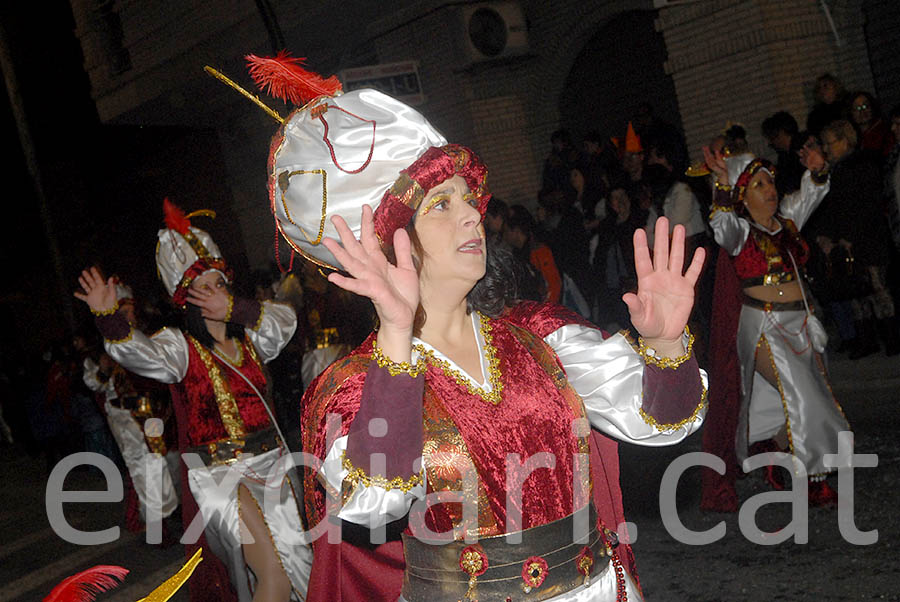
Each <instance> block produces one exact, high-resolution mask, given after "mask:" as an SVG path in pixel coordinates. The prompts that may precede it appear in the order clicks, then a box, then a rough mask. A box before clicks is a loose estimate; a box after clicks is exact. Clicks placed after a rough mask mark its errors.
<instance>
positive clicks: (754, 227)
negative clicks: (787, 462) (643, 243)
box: [701, 149, 850, 512]
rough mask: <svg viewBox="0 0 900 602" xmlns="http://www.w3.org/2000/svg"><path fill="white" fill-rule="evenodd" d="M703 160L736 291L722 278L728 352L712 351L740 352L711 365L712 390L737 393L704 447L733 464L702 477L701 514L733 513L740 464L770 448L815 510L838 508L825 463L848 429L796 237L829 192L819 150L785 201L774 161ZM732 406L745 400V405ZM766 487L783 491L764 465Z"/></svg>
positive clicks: (716, 414)
mask: <svg viewBox="0 0 900 602" xmlns="http://www.w3.org/2000/svg"><path fill="white" fill-rule="evenodd" d="M704 154H705V158H706V164H707V166H708V167H709V169H710V171H711V172H712V173H713V174H714V177H715V196H714V199H713V208H712V215H711V216H710V226H711V227H712V229H713V233H714V235H715V239H716V242H717V243H718V244H719V245H720V246H721V247H722V249H723V250H724V251H726V252H727V253H728V254H729V255H730V256H731V257H732V258H733V260H732V261H733V265H734V270H733V274H736V277H737V279H736V280H735V279H734V277H733V276H732V280H733V281H734V282H733V284H732V285H731V286H729V285H726V284H724V282H723V280H724V279H723V278H722V277H719V282H718V284H717V291H716V297H715V299H716V300H715V302H716V304H717V305H722V307H718V308H715V309H714V313H715V312H716V310H720V311H718V313H717V314H716V315H718V316H720V317H719V318H716V317H715V316H714V325H713V328H714V329H716V328H717V327H718V328H720V330H719V334H718V335H714V337H713V338H714V339H716V340H719V341H720V342H721V346H722V353H721V354H717V353H716V352H715V349H714V350H713V355H714V356H718V355H721V356H731V357H734V353H735V352H736V354H737V358H736V361H734V362H732V363H729V362H728V361H727V359H722V358H718V360H717V361H716V362H714V369H713V372H712V374H713V376H714V379H713V384H714V387H716V388H719V390H721V391H728V390H732V391H734V392H735V394H734V395H733V396H726V397H723V398H722V403H721V404H718V401H717V400H718V399H719V396H718V395H716V397H715V400H714V404H716V405H720V407H714V408H713V409H711V410H710V416H709V420H708V424H707V428H706V429H705V432H704V449H705V450H707V451H710V452H712V453H715V454H716V455H719V456H720V457H722V458H723V459H725V460H726V465H727V467H726V473H725V475H724V477H720V476H718V475H716V474H713V472H712V471H710V470H705V471H704V483H703V498H702V501H701V507H702V508H704V509H706V510H713V511H724V512H733V511H736V510H737V503H738V500H737V494H736V492H735V488H734V478H735V476H736V468H737V464H736V463H739V462H742V461H743V460H744V459H745V458H747V456H748V455H750V454H752V453H754V452H771V451H785V452H788V453H790V454H793V456H794V457H795V458H796V460H798V461H799V463H800V464H801V465H802V467H803V468H804V469H805V473H804V474H805V475H806V476H808V479H809V484H808V493H809V502H810V504H812V505H827V504H831V503H834V502H835V501H836V500H837V495H836V493H835V491H834V490H833V489H832V488H831V487H829V485H828V483H827V482H826V481H825V477H826V476H827V475H828V473H830V472H832V471H834V470H836V469H837V468H838V467H837V466H826V465H825V463H824V456H825V454H836V453H837V451H838V433H839V432H841V431H849V430H850V427H849V425H848V424H847V420H846V418H845V417H844V414H843V411H842V410H841V408H840V406H839V405H838V403H837V401H836V400H835V399H834V396H833V395H832V392H831V387H830V385H829V383H828V377H827V374H826V372H825V365H824V362H823V358H822V356H821V353H822V352H823V350H824V345H823V342H822V340H821V338H820V339H819V341H817V340H816V335H817V333H816V332H815V329H813V328H810V327H808V325H809V324H811V323H813V324H814V325H815V326H820V324H819V323H818V322H817V321H815V322H814V320H815V318H814V317H813V316H812V313H811V311H810V310H809V308H808V307H809V303H808V301H807V299H806V296H805V292H804V288H803V275H802V272H800V271H799V270H801V269H802V267H803V266H804V264H805V263H806V261H807V258H808V256H809V247H808V246H807V244H806V241H805V240H804V239H803V237H802V236H801V235H800V232H799V231H800V229H801V228H802V227H803V225H804V223H806V221H807V219H808V218H809V217H810V215H811V214H812V213H813V211H815V209H816V208H817V207H818V206H819V204H820V203H821V201H822V198H823V197H824V196H825V194H826V193H827V192H828V188H829V186H828V175H827V165H826V163H825V160H824V158H823V157H822V155H821V154H820V153H819V152H818V151H810V152H809V153H807V154H806V156H805V157H804V161H805V165H806V167H807V168H808V171H807V172H806V173H805V174H804V175H803V178H802V180H801V185H800V190H798V191H797V192H795V193H792V194H790V195H788V196H785V197H784V198H783V199H781V200H779V198H778V193H777V191H776V189H775V184H774V181H775V180H774V173H775V168H774V166H773V165H772V164H771V162H769V161H767V160H766V159H761V158H756V157H754V156H753V155H751V154H749V153H741V154H737V155H732V156H729V157H727V158H726V157H724V156H723V155H722V154H721V153H711V152H710V151H709V150H708V149H704ZM720 265H721V262H720ZM722 272H723V274H722V276H727V274H726V273H725V272H726V270H724V269H723V270H722ZM724 289H730V290H731V291H732V292H731V293H730V294H727V292H726V291H725V290H724ZM735 341H736V344H735ZM816 347H819V348H818V349H817V348H816ZM715 365H718V366H721V367H722V368H721V370H718V369H716V368H715ZM730 383H733V385H732V384H730ZM738 391H739V393H738ZM732 399H734V401H735V402H736V400H737V399H740V404H739V408H738V407H737V406H738V404H737V403H733V402H732ZM726 406H728V407H726ZM798 469H799V467H797V466H796V463H795V470H798ZM766 480H767V481H768V482H769V484H770V485H771V486H772V487H774V488H776V489H782V488H783V487H784V483H783V482H782V480H781V478H780V476H779V473H778V472H777V468H776V466H774V465H770V466H768V467H767V470H766Z"/></svg>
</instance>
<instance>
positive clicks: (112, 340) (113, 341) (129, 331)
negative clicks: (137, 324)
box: [106, 328, 134, 344]
mask: <svg viewBox="0 0 900 602" xmlns="http://www.w3.org/2000/svg"><path fill="white" fill-rule="evenodd" d="M133 336H134V328H129V329H128V335H127V336H125V337H124V338H121V339H106V342H107V343H113V344H116V343H127V342H128V341H130V340H131V338H132V337H133Z"/></svg>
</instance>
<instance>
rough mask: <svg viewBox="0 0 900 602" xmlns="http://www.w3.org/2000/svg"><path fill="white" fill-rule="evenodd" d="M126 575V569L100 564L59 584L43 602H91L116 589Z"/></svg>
mask: <svg viewBox="0 0 900 602" xmlns="http://www.w3.org/2000/svg"><path fill="white" fill-rule="evenodd" d="M127 574H128V569H126V568H123V567H120V566H111V565H102V564H101V565H98V566H95V567H92V568H89V569H87V570H86V571H81V572H80V573H77V574H75V575H72V576H71V577H68V578H67V579H64V580H63V581H62V582H60V584H59V585H57V586H56V587H54V588H53V591H51V592H50V595H49V596H47V597H46V598H44V602H93V600H95V599H96V597H97V594H100V593H103V592H106V591H109V590H111V589H113V588H115V587H118V585H119V581H122V580H123V579H125V575H127ZM117 580H118V581H117Z"/></svg>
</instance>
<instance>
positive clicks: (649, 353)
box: [629, 326, 694, 370]
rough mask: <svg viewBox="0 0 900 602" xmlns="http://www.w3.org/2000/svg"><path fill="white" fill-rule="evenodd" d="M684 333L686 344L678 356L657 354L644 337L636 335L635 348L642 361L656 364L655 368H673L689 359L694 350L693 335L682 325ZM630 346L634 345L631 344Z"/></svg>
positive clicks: (651, 364)
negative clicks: (682, 352) (645, 341)
mask: <svg viewBox="0 0 900 602" xmlns="http://www.w3.org/2000/svg"><path fill="white" fill-rule="evenodd" d="M684 334H686V335H687V337H688V341H687V345H685V351H684V355H681V356H679V357H660V356H658V355H657V354H656V350H655V349H653V348H652V347H648V346H647V345H646V344H644V337H638V344H637V346H636V348H635V350H636V351H637V352H638V355H640V356H641V358H643V360H644V363H646V364H647V365H648V366H656V367H657V368H671V369H672V370H675V369H677V368H678V367H679V366H680V365H681V364H683V363H685V362H686V361H688V360H689V359H691V355H692V353H693V350H694V335H693V334H691V330H690V329H689V328H688V327H687V326H685V327H684ZM629 342H630V341H629ZM632 346H634V345H633V344H632Z"/></svg>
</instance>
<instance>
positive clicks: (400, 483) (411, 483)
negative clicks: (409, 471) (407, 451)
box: [341, 452, 422, 493]
mask: <svg viewBox="0 0 900 602" xmlns="http://www.w3.org/2000/svg"><path fill="white" fill-rule="evenodd" d="M341 466H342V467H343V468H344V470H348V471H350V472H349V474H347V476H346V477H344V483H349V484H350V485H351V486H353V487H355V486H356V485H362V486H363V487H371V486H373V485H374V486H375V487H381V488H382V489H385V490H387V491H390V490H392V489H399V490H400V491H402V492H403V493H409V491H410V490H411V489H412V488H413V487H415V486H416V485H421V484H422V477H421V475H417V474H414V475H412V476H411V477H409V479H406V480H404V479H402V478H401V477H394V478H393V479H390V480H388V479H387V478H386V477H383V476H381V475H374V476H369V475H367V474H366V472H365V471H364V470H363V469H362V468H355V467H354V466H353V463H352V462H351V461H350V459H349V458H348V457H347V452H342V453H341Z"/></svg>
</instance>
